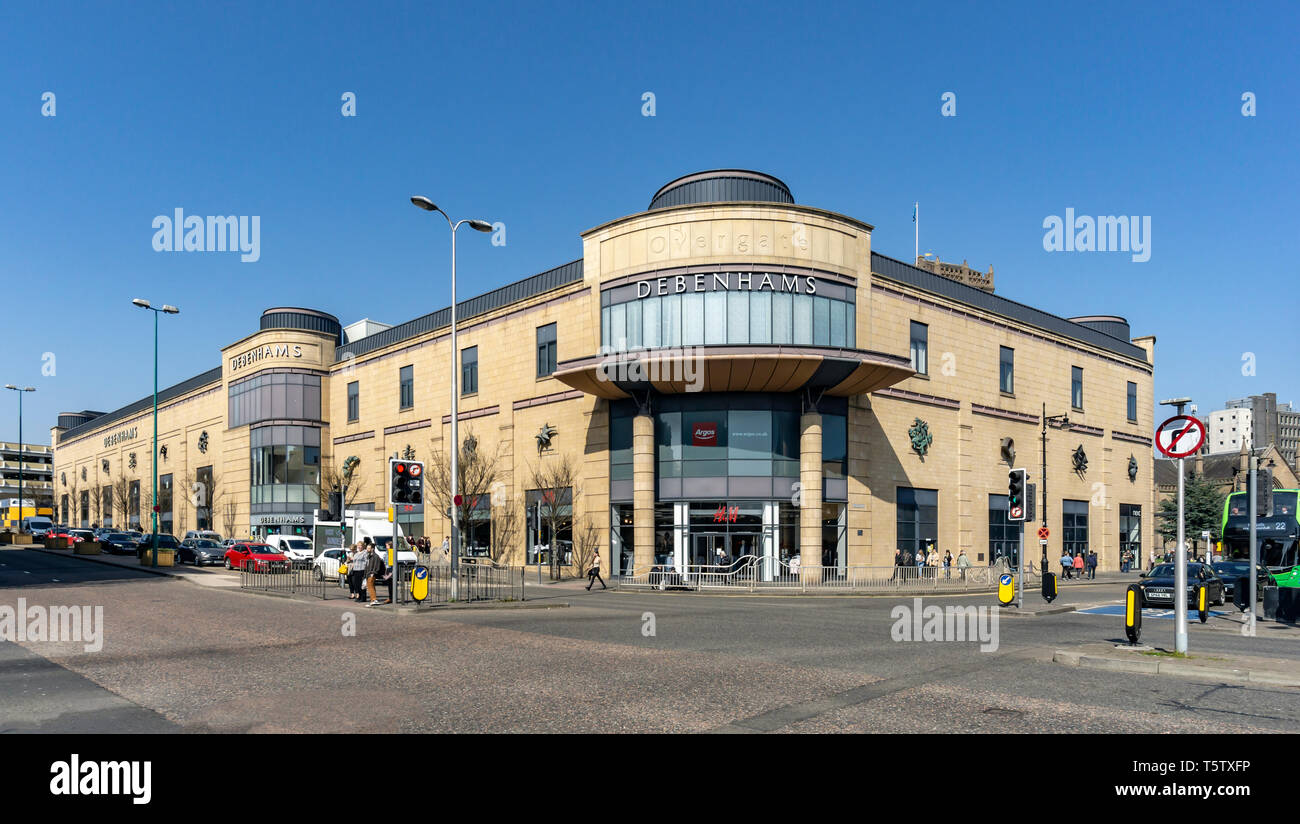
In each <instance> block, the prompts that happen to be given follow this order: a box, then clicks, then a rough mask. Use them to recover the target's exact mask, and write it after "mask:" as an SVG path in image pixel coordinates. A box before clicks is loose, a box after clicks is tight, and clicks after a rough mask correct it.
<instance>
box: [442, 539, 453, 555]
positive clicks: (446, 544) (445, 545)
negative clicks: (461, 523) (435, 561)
mask: <svg viewBox="0 0 1300 824" xmlns="http://www.w3.org/2000/svg"><path fill="white" fill-rule="evenodd" d="M442 557H443V558H450V557H451V539H450V538H443V539H442Z"/></svg>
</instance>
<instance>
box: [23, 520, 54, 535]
mask: <svg viewBox="0 0 1300 824" xmlns="http://www.w3.org/2000/svg"><path fill="white" fill-rule="evenodd" d="M53 529H54V522H53V521H51V520H50V519H49V518H46V517H44V516H41V515H29V516H27V517H26V518H23V520H22V527H21V531H23V532H26V533H27V534H29V535H31V536H32V537H33V538H38V539H39V538H44V537H45V536H46V534H47V533H49V532H50V531H51V530H53Z"/></svg>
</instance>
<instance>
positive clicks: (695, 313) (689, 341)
mask: <svg viewBox="0 0 1300 824" xmlns="http://www.w3.org/2000/svg"><path fill="white" fill-rule="evenodd" d="M681 298H682V342H681V345H682V346H699V345H700V344H702V343H704V295H703V293H701V292H688V293H686V294H684V295H682V296H681Z"/></svg>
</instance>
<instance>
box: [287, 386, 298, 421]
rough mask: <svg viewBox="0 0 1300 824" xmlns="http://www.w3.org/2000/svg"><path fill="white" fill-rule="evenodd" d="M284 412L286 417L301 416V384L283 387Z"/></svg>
mask: <svg viewBox="0 0 1300 824" xmlns="http://www.w3.org/2000/svg"><path fill="white" fill-rule="evenodd" d="M284 394H285V407H284V414H285V417H288V418H301V417H302V386H286V387H285V393H284Z"/></svg>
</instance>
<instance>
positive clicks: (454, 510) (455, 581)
mask: <svg viewBox="0 0 1300 824" xmlns="http://www.w3.org/2000/svg"><path fill="white" fill-rule="evenodd" d="M411 203H413V204H415V205H416V206H418V207H420V208H421V209H423V210H424V211H426V212H437V213H438V214H440V215H442V216H443V217H444V218H446V219H447V225H448V226H450V227H451V501H452V504H451V593H450V594H451V599H452V600H453V601H455V600H457V599H458V598H459V597H460V593H459V578H458V566H459V558H460V513H459V507H458V506H456V495H457V493H458V492H459V486H460V483H459V481H460V479H459V477H458V475H457V469H458V465H459V459H460V441H459V440H458V439H457V430H456V416H457V414H458V407H459V403H458V401H459V396H460V377H459V370H460V357H459V356H460V353H459V352H458V351H457V350H456V230H457V229H459V228H460V226H461V224H462V223H468V224H469V227H470V228H471V229H474V230H475V231H479V232H490V231H492V224H491V223H488V222H487V221H485V220H471V219H468V218H466V219H464V220H459V221H456V222H455V223H453V222H452V220H451V216H450V215H448V214H447V213H446V212H444V211H443V210H442V209H439V208H438V207H437V206H435V205H434V203H433V201H432V200H429V198H427V197H421V196H420V195H415V196H413V197H412V198H411ZM394 514H395V513H394ZM393 546H394V549H396V546H397V532H396V530H394V531H393ZM393 557H394V559H396V557H397V556H396V554H394V556H393ZM393 581H394V584H393V586H394V587H396V581H397V576H393ZM394 600H395V599H394Z"/></svg>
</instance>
